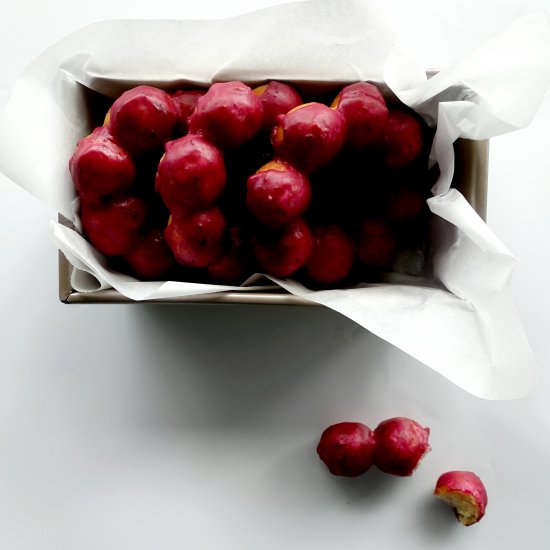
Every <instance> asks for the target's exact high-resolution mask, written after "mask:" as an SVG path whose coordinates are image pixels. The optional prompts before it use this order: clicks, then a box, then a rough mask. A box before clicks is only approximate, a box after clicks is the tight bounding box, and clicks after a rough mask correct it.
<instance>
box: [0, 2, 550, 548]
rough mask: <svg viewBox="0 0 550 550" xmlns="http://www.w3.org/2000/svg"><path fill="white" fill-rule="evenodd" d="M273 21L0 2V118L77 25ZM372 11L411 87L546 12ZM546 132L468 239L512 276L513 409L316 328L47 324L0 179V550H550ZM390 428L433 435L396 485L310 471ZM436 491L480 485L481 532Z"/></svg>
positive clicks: (349, 334)
mask: <svg viewBox="0 0 550 550" xmlns="http://www.w3.org/2000/svg"><path fill="white" fill-rule="evenodd" d="M275 3H277V2H275V1H273V0H261V1H258V0H256V1H252V0H239V1H237V0H234V1H233V2H221V1H220V2H215V1H213V0H201V2H192V3H191V2H183V1H180V2H169V1H165V0H156V1H155V2H151V1H148V2H145V1H136V0H132V1H131V2H130V1H124V2H123V1H119V2H112V1H107V0H96V1H95V2H87V3H79V5H78V7H76V6H75V3H74V2H69V1H68V0H50V1H49V2H38V1H31V0H26V1H25V2H21V1H20V0H18V1H16V0H4V1H3V2H2V7H1V8H0V10H1V11H0V67H1V71H0V105H3V104H4V103H5V101H6V99H7V95H8V91H9V89H10V88H11V87H12V86H13V83H14V82H15V79H16V78H17V75H18V74H19V73H20V72H21V71H22V69H23V68H24V67H25V65H26V64H27V63H28V62H30V61H31V60H32V59H33V58H34V57H35V56H36V55H37V54H38V53H40V52H41V51H42V50H43V49H44V48H46V47H47V46H49V45H51V44H52V43H53V42H55V41H56V40H58V39H60V38H62V37H63V36H64V35H65V34H67V33H69V32H71V31H73V30H76V29H78V28H79V27H81V26H83V25H85V24H88V23H91V22H94V21H98V20H102V19H108V18H132V17H133V18H212V17H225V16H229V15H234V14H237V13H243V12H246V11H249V10H251V9H255V8H259V7H262V6H267V5H272V4H275ZM278 3H282V2H278ZM342 3H343V4H344V2H342ZM443 4H444V5H443ZM392 6H395V12H394V16H395V20H396V26H397V28H398V30H399V32H400V36H401V38H402V39H403V41H404V42H408V43H410V44H411V46H410V49H411V51H412V53H413V54H414V55H415V56H416V57H418V58H419V59H420V60H421V61H422V62H423V63H424V64H425V65H426V66H431V67H434V66H440V67H442V66H445V65H447V64H448V63H450V62H451V61H452V60H453V59H456V58H457V57H459V56H460V55H461V54H462V53H464V52H467V51H469V50H470V49H471V47H472V46H473V44H475V43H476V42H478V41H479V40H481V39H482V38H484V37H486V36H488V35H490V34H491V33H492V32H494V31H495V30H497V29H499V28H500V27H501V26H502V25H504V24H505V23H507V22H509V21H511V20H513V19H514V18H516V17H518V16H520V15H521V14H523V13H527V12H529V11H533V10H535V9H543V10H545V11H546V12H547V13H548V14H549V15H550V1H540V2H521V1H519V0H515V1H513V2H512V1H508V2H497V1H495V2H483V3H482V5H480V3H479V2H473V1H460V2H458V3H453V4H452V7H451V3H443V2H436V1H433V2H426V1H424V2H418V1H417V2H414V3H411V2H405V1H403V2H401V1H400V2H393V3H392ZM549 129H550V95H547V97H546V100H545V102H544V104H543V105H542V106H541V108H540V110H539V112H538V113H537V115H536V117H535V119H534V121H533V123H532V124H531V125H530V126H529V127H528V128H527V129H525V130H521V131H518V132H515V133H514V134H510V135H506V136H502V137H498V138H495V139H493V140H492V142H491V152H490V166H489V212H488V223H489V225H490V227H491V228H492V229H494V231H495V232H496V233H497V235H499V237H500V238H501V239H502V241H503V242H504V243H505V244H506V245H507V246H508V247H509V248H510V249H511V250H512V251H513V252H514V253H515V255H516V256H517V257H518V259H519V265H518V267H517V270H516V273H515V276H514V280H513V291H514V296H515V299H516V302H517V306H518V310H519V312H520V315H521V317H522V319H523V321H524V325H525V329H526V332H527V335H528V337H529V339H530V342H531V344H532V347H533V349H534V352H535V354H536V356H537V358H538V360H539V364H540V382H539V385H538V387H537V388H536V389H535V390H534V391H533V393H532V394H531V395H530V396H529V397H528V398H526V399H524V400H521V401H514V402H490V401H483V400H480V399H477V398H475V397H472V396H470V395H468V394H466V393H464V392H463V391H462V390H460V389H458V388H456V387H454V386H453V385H451V384H450V383H449V382H447V381H446V380H444V379H443V378H441V377H440V376H439V375H437V374H435V373H434V372H432V371H431V370H430V369H428V368H427V367H425V366H423V365H422V364H420V363H418V362H417V361H415V360H413V359H411V358H410V357H408V356H406V355H405V354H404V353H402V352H400V351H398V350H396V349H395V348H393V347H392V346H390V345H389V344H387V343H385V342H384V341H382V340H380V339H378V338H376V337H374V336H373V335H371V334H369V333H367V332H366V331H365V330H363V329H362V328H360V327H358V326H357V325H355V324H354V323H353V322H351V321H348V320H347V319H345V318H343V317H342V316H340V315H338V314H336V313H333V312H330V311H328V310H324V309H321V308H313V307H312V308H288V307H276V306H272V307H256V306H227V307H221V306H160V305H156V306H154V305H144V304H141V305H140V304H132V305H112V306H108V305H97V306H89V305H88V306H85V305H83V306H77V305H71V306H66V305H62V304H61V303H59V302H58V299H57V252H56V250H55V248H54V247H53V245H52V244H51V243H50V240H49V236H48V229H47V225H48V220H50V219H54V218H55V217H56V213H55V212H54V211H52V210H50V209H48V208H47V207H45V206H44V205H43V204H41V203H40V202H39V201H37V200H36V199H35V198H34V197H32V196H30V195H28V194H27V193H25V192H24V191H22V190H21V189H19V188H18V187H17V186H15V185H14V184H13V183H11V182H9V181H8V180H6V179H5V178H3V177H2V176H0V185H1V190H0V244H1V249H0V250H1V254H2V259H3V261H2V276H3V280H2V285H1V288H0V293H1V301H0V548H2V549H6V550H35V549H40V550H54V549H55V550H65V549H67V550H69V549H71V550H88V549H89V550H99V549H101V550H111V549H113V550H114V549H117V550H118V549H121V548H124V549H126V548H132V549H133V550H142V549H158V548H162V549H163V550H172V549H185V550H187V549H189V550H195V549H196V550H202V549H209V550H210V549H223V550H233V549H235V550H237V549H238V550H248V549H250V550H252V549H254V550H268V549H269V550H271V549H281V548H285V549H289V550H290V549H295V548H296V549H300V550H305V549H309V548H315V549H316V550H324V549H329V548H331V549H332V548H335V547H342V548H346V549H350V550H354V549H364V548H367V547H374V546H375V545H376V546H377V547H379V548H397V549H400V550H408V549H409V548H410V549H413V548H415V549H416V548H418V549H432V548H433V549H435V548H437V549H440V548H446V549H447V548H449V549H454V548H456V549H458V548H464V547H468V548H470V549H493V548H494V549H499V550H505V549H513V550H516V549H519V548H522V549H523V548H528V549H532V550H539V549H540V550H542V549H548V548H550V527H549V526H548V513H547V511H548V507H547V497H546V495H547V494H548V493H549V492H550V474H549V472H548V464H550V407H549V406H548V402H549V398H550V378H549V376H548V372H547V367H548V362H549V359H550V338H548V335H547V330H548V328H549V327H550V292H549V291H548V284H549V277H548V274H549V271H550V260H549V257H550V244H549V243H550V237H549V235H550V216H549V215H548V212H549V208H550V132H549ZM29 162H32V159H29ZM398 415H400V416H401V415H402V416H410V417H413V418H416V419H418V420H419V421H420V422H422V423H423V424H424V425H427V426H430V428H431V431H432V436H431V444H432V447H433V451H432V452H431V453H430V454H429V455H428V456H427V457H426V459H425V460H424V462H423V463H422V465H421V467H420V468H419V469H418V471H417V472H416V473H415V475H414V476H413V477H412V478H407V479H399V478H392V477H389V476H384V475H382V474H380V473H378V472H377V471H371V472H369V473H368V474H366V475H365V476H363V477H362V478H359V479H355V480H349V479H339V478H334V477H332V476H330V475H329V474H328V473H327V471H326V470H325V468H324V466H323V465H322V464H321V463H320V461H319V460H318V458H317V456H316V454H315V445H316V443H317V440H318V437H319V435H320V433H321V431H322V430H323V429H324V427H326V426H327V425H329V424H331V423H334V422H338V421H341V420H360V421H363V422H365V423H367V424H369V425H371V426H372V427H374V426H375V425H376V424H377V423H378V422H379V421H381V420H383V419H384V418H388V417H390V416H398ZM448 469H472V470H475V471H476V472H477V473H478V474H479V475H480V476H481V477H482V479H483V480H484V481H485V483H486V486H487V489H488V493H489V506H488V509H487V515H486V517H485V518H484V519H483V521H482V522H481V523H479V524H477V525H475V526H472V527H470V528H465V527H463V526H461V525H460V524H458V523H457V522H456V521H455V519H454V517H453V516H452V514H451V512H450V510H448V509H447V508H446V507H445V506H444V505H443V504H441V503H439V502H438V501H436V500H435V499H434V498H433V497H432V496H431V492H432V490H433V486H434V484H435V480H436V479H437V477H438V476H439V474H440V473H442V472H444V471H446V470H448Z"/></svg>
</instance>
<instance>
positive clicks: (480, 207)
mask: <svg viewBox="0 0 550 550" xmlns="http://www.w3.org/2000/svg"><path fill="white" fill-rule="evenodd" d="M454 150H455V171H454V175H453V184H452V186H453V187H454V188H455V189H457V190H458V191H460V192H461V193H462V195H464V197H465V198H466V199H467V200H468V202H469V203H470V204H471V205H472V207H473V208H474V209H475V210H476V212H477V213H478V214H479V216H480V217H481V218H482V219H484V220H485V219H486V214H487V182H488V162H489V141H488V140H483V141H474V140H466V139H459V140H457V141H456V142H455V145H454ZM59 222H60V223H62V224H64V225H66V226H67V227H72V224H71V222H70V221H69V220H66V219H65V218H63V217H62V216H59ZM72 269H73V267H72V265H71V264H70V263H69V262H68V260H67V259H66V258H65V256H64V255H63V253H62V252H59V299H60V300H61V301H62V302H63V303H66V304H77V303H95V304H100V303H130V302H133V300H131V299H129V298H127V297H126V296H123V295H122V294H120V293H119V292H118V291H116V290H114V289H104V290H98V291H95V292H78V291H76V290H74V289H73V288H72V287H71V282H70V281H71V271H72ZM147 301H150V302H154V303H195V304H198V303H203V304H204V303H208V304H260V305H292V306H294V305H309V306H312V305H314V306H315V305H317V304H315V303H313V302H310V301H308V300H305V299H303V298H300V297H298V296H294V295H292V294H290V293H288V292H286V291H285V290H283V289H278V290H269V291H262V292H217V293H211V294H205V295H198V296H197V295H193V296H181V297H175V298H170V299H164V300H145V302H147Z"/></svg>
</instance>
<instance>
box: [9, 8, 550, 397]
mask: <svg viewBox="0 0 550 550" xmlns="http://www.w3.org/2000/svg"><path fill="white" fill-rule="evenodd" d="M378 7H379V6H378V4H377V3H376V2H373V1H371V2H369V1H360V0H352V1H349V2H346V3H342V2H340V1H336V0H324V1H317V2H302V3H296V4H288V5H285V6H276V7H273V8H269V9H267V10H262V11H259V12H254V13H250V14H246V15H243V16H239V17H235V18H232V19H228V20H223V21H221V20H220V21H111V22H104V23H100V24H95V25H92V26H90V27H86V28H85V29H83V30H81V31H79V32H77V33H75V34H73V35H70V36H69V37H67V38H66V39H65V40H62V41H61V42H59V43H58V44H56V45H54V46H53V47H52V48H50V49H49V50H47V51H46V52H44V53H43V54H42V55H41V56H40V57H39V58H37V60H35V62H33V63H32V64H31V65H30V66H29V67H28V69H27V70H26V71H25V72H24V74H23V75H22V76H21V78H20V79H19V80H18V82H17V83H16V85H15V87H14V89H13V91H12V94H11V97H10V100H9V102H8V105H7V107H6V110H5V112H4V113H3V114H2V115H1V117H0V171H2V172H3V173H4V174H6V175H7V176H8V177H10V178H11V179H13V180H14V181H15V182H16V183H18V184H20V185H21V186H22V187H25V188H26V189H27V190H29V191H30V192H31V193H33V194H35V195H36V196H38V197H39V198H41V199H42V200H44V201H45V202H47V203H48V204H50V205H52V206H54V207H55V208H57V210H58V211H59V212H60V213H61V214H63V215H64V216H65V217H69V218H70V217H71V215H72V207H71V203H72V201H73V200H74V189H73V186H72V183H71V181H70V176H69V173H68V168H67V161H68V159H69V158H70V156H71V155H72V153H73V151H74V147H75V144H76V142H77V140H78V139H79V138H80V137H82V136H83V135H86V133H88V132H89V130H90V127H89V126H90V121H89V120H87V119H86V118H85V117H83V113H84V112H85V108H86V91H87V89H88V88H89V89H91V90H94V91H96V92H100V93H103V94H106V95H110V96H112V97H115V96H116V95H117V94H119V93H120V92H121V91H122V90H123V89H125V88H128V87H129V86H131V85H134V84H137V83H140V82H147V83H150V84H153V85H159V86H175V85H183V84H191V85H192V84H208V83H210V82H212V81H214V80H229V79H240V80H244V81H247V82H249V83H256V82H261V81H265V80H268V79H284V80H294V81H299V82H301V83H315V82H336V83H344V82H353V81H357V80H373V81H377V82H381V81H383V80H384V81H385V82H386V84H387V85H389V87H390V88H391V90H392V91H393V92H394V93H395V94H396V95H397V96H398V97H399V98H400V99H401V100H402V101H403V102H404V103H406V104H408V105H410V106H411V107H413V108H414V109H415V110H417V112H419V113H420V114H421V115H422V116H424V117H425V119H426V120H427V121H428V123H430V124H432V125H437V131H436V136H435V139H434V143H433V147H432V151H431V155H430V158H431V162H437V163H438V164H439V166H440V170H441V176H440V178H439V180H438V182H437V183H436V184H435V186H434V188H433V192H434V195H435V196H434V197H433V198H432V199H430V200H429V206H430V208H431V210H432V212H433V213H434V214H435V215H436V216H437V217H438V220H439V221H438V223H439V228H438V231H439V233H438V235H439V239H438V244H437V248H436V251H435V254H434V274H435V277H436V280H437V281H439V283H440V284H441V287H439V286H438V285H434V286H433V287H428V286H423V285H414V284H410V285H409V284H408V285H401V284H384V285H363V286H361V288H354V289H345V290H344V289H341V290H332V291H322V292H313V291H311V290H309V289H306V288H305V287H303V286H302V285H300V284H298V283H296V282H294V281H291V280H284V281H283V280H276V279H274V280H275V282H277V283H278V284H279V285H280V286H282V287H283V288H285V289H287V290H288V291H289V292H292V293H293V294H296V295H298V296H302V297H304V298H306V299H308V300H311V301H315V302H317V303H320V304H323V305H325V306H327V307H329V308H332V309H334V310H335V311H338V312H340V313H342V314H343V315H345V316H347V317H349V318H350V319H352V320H354V321H356V322H357V323H359V324H360V325H362V326H363V327H365V328H366V329H368V330H370V331H372V332H373V333H374V334H377V335H378V336H380V337H382V338H384V339H385V340H387V341H388V342H390V343H392V344H393V345H395V346H397V347H399V348H400V349H402V350H403V351H405V352H407V353H409V354H410V355H412V356H413V357H415V358H417V359H418V360H420V361H422V362H423V363H425V364H426V365H428V366H429V367H431V368H433V369H434V370H436V371H437V372H439V373H440V374H442V375H443V376H445V377H446V378H448V379H449V380H451V381H452V382H453V383H455V384H458V385H459V386H460V387H462V388H464V389H465V390H466V391H469V392H471V393H473V394H475V395H477V396H480V397H484V398H489V399H512V398H518V397H521V396H524V395H525V394H526V393H527V392H528V391H529V389H530V388H531V387H532V385H533V384H534V382H535V378H536V374H535V373H536V370H535V361H534V358H533V354H532V352H531V349H530V347H529V344H528V342H527V339H526V337H525V334H524V331H523V328H522V325H521V322H520V320H519V317H518V315H517V312H516V311H515V308H514V304H513V300H512V298H511V294H510V288H509V282H510V277H511V276H512V273H513V269H514V265H515V259H514V257H513V255H512V254H511V253H510V252H509V251H508V250H507V249H506V247H505V246H504V245H503V244H502V243H501V242H500V241H499V239H498V238H497V237H496V236H495V235H494V234H493V233H492V231H490V229H489V228H488V227H487V225H486V224H485V223H484V222H483V221H482V220H481V219H480V218H479V216H478V215H477V214H476V213H475V211H474V210H473V209H472V208H471V206H470V205H469V204H468V203H467V201H466V200H465V199H464V197H462V195H460V193H459V192H458V191H457V190H455V189H451V188H450V186H451V180H452V175H453V171H454V153H453V147H452V145H453V142H454V141H455V140H456V139H457V138H459V137H467V138H473V139H485V138H490V137H493V136H496V135H499V134H502V133H504V132H508V131H511V130H515V129H517V128H521V127H523V126H525V125H526V124H528V123H529V122H530V120H531V119H532V117H533V116H534V113H535V112H536V110H537V108H538V105H539V104H540V101H541V99H542V97H543V95H544V92H545V90H546V87H547V85H548V82H549V80H550V32H549V29H548V22H547V20H546V17H545V16H544V15H542V14H541V15H540V16H537V15H529V16H526V17H524V18H522V19H521V20H518V21H517V22H515V23H514V24H512V25H511V26H510V27H508V28H506V29H504V30H503V31H502V32H501V33H499V34H498V35H496V36H495V37H493V38H492V39H490V40H489V41H487V42H486V43H485V44H483V45H482V46H480V47H479V48H478V49H477V50H475V51H473V52H472V53H471V54H469V55H468V56H467V57H465V58H464V59H462V60H460V61H458V62H457V63H455V64H454V65H452V66H451V67H449V68H446V69H443V70H441V71H440V72H439V73H438V74H436V75H435V76H433V77H432V78H427V77H426V73H425V71H424V70H423V69H422V68H421V67H419V66H418V65H417V64H415V63H414V62H412V61H411V60H409V59H407V58H406V56H405V55H403V53H402V52H399V51H397V50H394V49H392V46H393V43H394V40H393V35H392V31H391V29H390V28H389V26H388V24H387V22H386V21H385V20H384V18H383V16H382V15H381V14H382V13H383V10H379V9H378ZM245 31H246V32H245ZM29 159H32V162H30V161H29ZM51 231H52V237H53V239H54V241H55V243H56V245H57V246H58V247H59V248H60V249H61V250H62V251H63V253H64V254H65V255H66V256H67V258H68V259H69V260H70V261H71V263H72V264H73V265H74V266H75V267H76V268H78V270H80V271H76V272H75V273H77V274H76V275H75V276H74V277H73V284H74V285H75V286H76V287H78V288H80V289H82V290H94V289H95V288H96V287H97V288H106V287H108V286H112V287H113V288H115V289H117V290H118V291H119V292H121V293H122V294H124V295H125V296H127V297H129V298H131V299H133V300H145V299H159V298H169V297H172V296H178V295H193V294H204V293H208V292H220V291H224V290H240V291H243V292H246V291H247V290H250V289H254V288H258V287H253V286H249V287H246V288H237V289H236V288H235V287H227V286H218V285H206V284H190V283H179V282H174V281H161V282H138V281H136V280H135V279H132V278H131V277H128V276H125V275H121V274H118V273H114V272H112V271H111V270H109V269H108V267H107V265H106V262H105V259H104V258H103V257H102V256H101V255H100V254H98V253H97V251H95V250H94V249H93V247H91V246H90V245H89V243H88V242H87V241H86V240H85V239H83V238H82V237H81V236H80V235H79V234H78V233H77V232H75V231H72V230H70V229H68V228H67V227H65V226H63V225H61V224H58V223H56V222H51ZM79 273H80V274H79ZM94 276H95V278H96V280H97V284H95V283H94V279H93V277H94Z"/></svg>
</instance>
